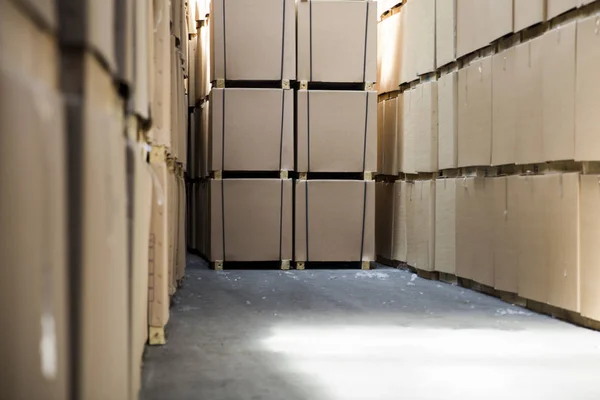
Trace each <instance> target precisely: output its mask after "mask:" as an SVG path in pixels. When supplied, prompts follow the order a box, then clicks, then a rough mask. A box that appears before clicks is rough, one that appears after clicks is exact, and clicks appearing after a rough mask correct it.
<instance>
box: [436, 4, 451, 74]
mask: <svg viewBox="0 0 600 400" xmlns="http://www.w3.org/2000/svg"><path fill="white" fill-rule="evenodd" d="M435 50H436V65H437V66H438V67H441V66H443V65H446V64H448V63H451V62H453V61H454V60H455V59H456V0H436V2H435Z"/></svg>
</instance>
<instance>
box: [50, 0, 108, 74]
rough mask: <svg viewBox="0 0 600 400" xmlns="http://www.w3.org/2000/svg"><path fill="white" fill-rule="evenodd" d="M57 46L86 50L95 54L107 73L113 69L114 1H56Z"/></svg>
mask: <svg viewBox="0 0 600 400" xmlns="http://www.w3.org/2000/svg"><path fill="white" fill-rule="evenodd" d="M56 3H57V4H56V5H57V7H58V19H59V21H60V28H59V39H60V42H61V45H63V46H66V47H73V48H81V47H82V46H83V47H84V48H87V49H89V50H91V51H93V52H94V53H96V54H98V55H99V57H100V59H101V60H102V63H103V64H104V65H106V66H107V67H108V69H109V71H111V72H114V71H115V70H116V61H115V60H116V54H115V29H114V28H115V2H113V1H105V0H81V1H71V0H57V1H56Z"/></svg>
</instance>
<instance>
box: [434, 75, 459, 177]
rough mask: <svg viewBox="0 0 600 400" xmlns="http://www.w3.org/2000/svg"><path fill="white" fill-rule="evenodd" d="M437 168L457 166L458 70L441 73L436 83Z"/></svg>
mask: <svg viewBox="0 0 600 400" xmlns="http://www.w3.org/2000/svg"><path fill="white" fill-rule="evenodd" d="M437 92H438V100H437V108H438V168H439V169H449V168H456V167H457V166H458V72H456V71H453V72H450V73H448V74H446V75H442V76H441V77H440V78H439V79H438V84H437Z"/></svg>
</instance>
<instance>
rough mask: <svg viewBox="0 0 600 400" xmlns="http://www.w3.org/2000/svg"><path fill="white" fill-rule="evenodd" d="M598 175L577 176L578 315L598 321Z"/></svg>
mask: <svg viewBox="0 0 600 400" xmlns="http://www.w3.org/2000/svg"><path fill="white" fill-rule="evenodd" d="M599 182H600V176H598V175H582V176H581V198H580V207H581V208H580V214H579V224H580V240H581V241H580V246H581V247H580V249H581V250H580V251H581V258H580V262H581V275H580V277H579V282H580V287H581V315H583V316H584V317H588V318H593V319H595V320H596V321H600V296H598V282H599V281H600V247H598V237H600V207H598V205H599V204H600V183H599Z"/></svg>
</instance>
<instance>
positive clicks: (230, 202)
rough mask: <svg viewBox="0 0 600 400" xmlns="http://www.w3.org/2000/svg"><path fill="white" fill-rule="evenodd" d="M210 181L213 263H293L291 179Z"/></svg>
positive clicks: (211, 253)
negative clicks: (284, 261)
mask: <svg viewBox="0 0 600 400" xmlns="http://www.w3.org/2000/svg"><path fill="white" fill-rule="evenodd" d="M208 182H209V183H208V186H209V187H208V190H209V194H208V195H209V203H208V205H209V206H208V212H209V216H210V217H209V218H210V225H209V226H210V242H209V243H210V245H209V249H208V250H209V254H207V255H208V257H209V259H210V260H211V261H225V262H227V261H278V260H291V258H292V245H293V243H292V236H293V231H292V229H293V228H292V207H293V203H292V202H293V199H292V189H293V187H292V180H291V179H223V180H216V179H211V180H209V181H208Z"/></svg>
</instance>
